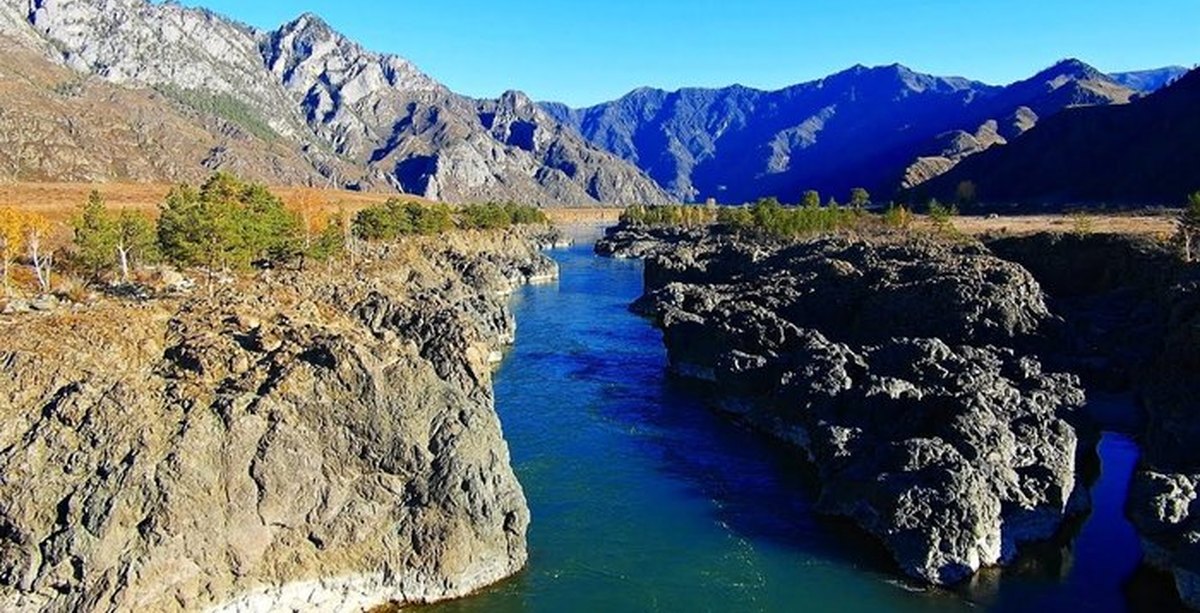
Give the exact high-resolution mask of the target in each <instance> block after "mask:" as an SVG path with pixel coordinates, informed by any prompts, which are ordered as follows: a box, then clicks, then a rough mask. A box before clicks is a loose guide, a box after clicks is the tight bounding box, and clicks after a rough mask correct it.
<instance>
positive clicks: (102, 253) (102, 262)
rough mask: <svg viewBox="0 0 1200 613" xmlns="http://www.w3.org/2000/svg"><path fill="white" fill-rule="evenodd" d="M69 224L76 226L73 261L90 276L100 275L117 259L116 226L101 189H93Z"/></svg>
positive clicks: (96, 276) (97, 276)
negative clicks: (99, 190)
mask: <svg viewBox="0 0 1200 613" xmlns="http://www.w3.org/2000/svg"><path fill="white" fill-rule="evenodd" d="M72 226H74V229H75V260H76V262H78V263H79V265H80V266H82V267H83V268H85V269H86V270H87V271H88V272H89V273H91V275H92V277H93V278H99V276H100V275H101V273H102V272H103V271H104V270H105V269H107V268H111V267H112V266H113V265H114V264H115V263H116V260H117V225H116V224H115V223H114V221H113V218H112V215H111V214H110V213H109V211H108V207H107V206H106V205H105V202H104V197H103V196H101V195H100V192H98V191H95V190H92V193H91V194H89V195H88V199H87V202H86V203H84V204H83V205H82V206H81V207H80V211H79V215H77V216H76V217H75V219H74V220H73V221H72Z"/></svg>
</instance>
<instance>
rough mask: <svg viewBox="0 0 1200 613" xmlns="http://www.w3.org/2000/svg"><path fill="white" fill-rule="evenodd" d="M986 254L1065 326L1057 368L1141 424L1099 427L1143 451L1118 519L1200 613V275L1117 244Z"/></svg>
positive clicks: (1144, 247)
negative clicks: (1005, 264)
mask: <svg viewBox="0 0 1200 613" xmlns="http://www.w3.org/2000/svg"><path fill="white" fill-rule="evenodd" d="M989 248H990V249H991V250H992V251H994V252H995V253H997V254H998V255H1000V256H1001V257H1004V258H1006V259H1009V260H1011V261H1015V262H1019V263H1021V264H1022V265H1023V266H1025V267H1026V268H1027V269H1028V270H1029V271H1031V273H1032V274H1033V275H1034V276H1035V277H1037V278H1038V280H1039V281H1040V282H1041V284H1042V286H1043V287H1044V288H1045V289H1046V291H1047V293H1048V294H1049V295H1050V297H1051V299H1052V300H1053V301H1054V303H1055V311H1056V312H1058V313H1061V314H1062V316H1063V317H1064V318H1065V328H1064V329H1063V331H1062V334H1061V338H1059V339H1057V341H1056V343H1055V344H1056V345H1057V354H1058V355H1057V356H1055V358H1054V359H1055V361H1056V362H1057V363H1058V364H1057V365H1061V366H1063V367H1066V368H1070V369H1071V370H1072V371H1074V372H1079V373H1080V374H1082V375H1084V376H1085V377H1086V378H1087V379H1088V380H1089V383H1090V384H1091V385H1094V386H1097V387H1101V386H1103V387H1105V388H1107V389H1109V390H1111V391H1120V392H1132V393H1134V394H1135V396H1136V397H1137V399H1138V401H1139V404H1140V406H1141V409H1142V411H1141V414H1140V415H1132V416H1117V417H1119V418H1120V419H1118V420H1116V421H1115V422H1110V423H1106V424H1104V426H1105V427H1106V428H1110V429H1124V430H1127V431H1131V432H1134V433H1137V434H1138V435H1139V437H1140V438H1141V440H1142V443H1143V451H1142V459H1141V463H1140V465H1139V466H1138V470H1137V472H1136V473H1135V474H1134V479H1133V484H1132V486H1131V488H1130V492H1129V499H1128V502H1127V504H1126V513H1127V514H1128V516H1129V517H1130V519H1131V520H1132V521H1133V523H1134V525H1135V526H1136V527H1137V529H1138V532H1139V533H1140V535H1141V537H1142V545H1143V550H1144V552H1145V560H1146V562H1147V563H1148V564H1150V565H1152V566H1154V567H1157V568H1160V569H1163V570H1165V571H1168V572H1170V573H1172V575H1173V576H1174V579H1175V584H1176V587H1177V589H1178V591H1179V594H1180V596H1181V597H1182V598H1183V600H1184V602H1185V603H1186V604H1188V605H1189V606H1191V607H1192V608H1200V557H1197V553H1200V549H1198V546H1197V543H1200V506H1198V503H1197V502H1196V500H1197V487H1198V486H1200V447H1198V446H1197V444H1196V442H1197V441H1200V411H1198V410H1197V409H1198V408H1200V404H1198V402H1197V399H1198V398H1200V350H1198V349H1200V338H1198V337H1197V330H1200V268H1197V266H1196V265H1195V264H1187V263H1184V262H1182V261H1180V259H1179V258H1178V256H1177V255H1176V254H1175V253H1173V252H1171V251H1169V250H1168V249H1166V248H1165V247H1164V246H1163V245H1162V244H1161V243H1157V242H1155V241H1150V240H1146V239H1138V238H1132V237H1123V236H1106V235H1093V236H1055V235H1038V236H1033V237H1024V238H1019V237H1018V238H1000V239H996V240H992V241H989ZM1051 355H1053V354H1051ZM1099 419H1101V420H1103V419H1105V416H1101V417H1099Z"/></svg>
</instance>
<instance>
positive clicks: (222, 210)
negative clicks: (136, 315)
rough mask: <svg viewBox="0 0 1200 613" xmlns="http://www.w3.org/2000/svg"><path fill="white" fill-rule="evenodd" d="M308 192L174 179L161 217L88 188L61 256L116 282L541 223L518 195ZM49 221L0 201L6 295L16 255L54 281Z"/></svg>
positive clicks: (220, 178)
mask: <svg viewBox="0 0 1200 613" xmlns="http://www.w3.org/2000/svg"><path fill="white" fill-rule="evenodd" d="M329 209H330V207H329V206H328V205H327V204H326V203H323V202H321V201H320V200H319V199H318V198H317V197H316V196H315V195H314V193H313V192H311V191H304V192H301V194H300V196H299V198H297V199H295V200H294V201H293V202H292V203H291V204H290V205H289V204H285V203H284V201H283V200H282V199H281V198H280V197H279V196H277V195H276V194H274V193H272V192H271V191H270V190H269V189H268V188H267V187H266V186H264V185H261V184H257V183H251V182H245V181H242V180H241V179H239V178H237V177H235V176H234V175H231V174H228V173H221V172H219V173H216V174H214V175H213V176H212V177H210V178H209V179H208V180H207V181H205V182H204V183H203V184H201V185H200V186H199V187H192V186H189V185H186V184H184V185H178V186H175V187H173V188H172V189H171V190H170V191H169V192H168V193H167V195H166V197H165V198H164V199H163V202H162V203H161V204H160V205H159V207H158V215H157V217H153V216H151V215H149V214H147V213H143V212H140V211H135V210H131V209H120V210H114V209H112V208H110V207H109V206H108V204H107V202H106V201H105V199H104V197H103V196H102V195H101V194H100V193H99V192H97V191H93V192H92V193H91V194H90V195H89V196H88V199H87V201H86V202H85V203H83V204H82V205H81V206H80V207H79V210H78V212H77V213H76V215H75V216H74V217H73V218H72V220H71V222H70V225H71V230H72V235H71V248H70V249H69V251H68V252H67V256H68V257H67V258H66V263H67V265H68V266H69V267H71V268H72V269H73V271H74V272H76V273H79V274H82V275H84V276H86V277H87V279H88V280H90V281H91V282H93V283H95V282H99V281H101V280H103V279H105V277H107V276H111V277H115V278H116V279H119V280H120V282H122V283H128V282H130V281H131V280H132V279H133V276H134V271H135V270H136V269H137V268H138V267H141V266H144V265H148V264H154V263H158V262H167V263H170V264H173V265H175V266H179V267H196V268H202V269H204V270H205V271H206V272H207V274H208V276H209V279H210V281H211V279H212V276H213V275H214V274H215V273H216V272H218V271H237V270H245V269H248V268H250V267H252V266H259V267H272V266H280V265H289V264H294V265H298V266H299V267H301V268H303V267H304V265H305V263H306V262H309V261H317V262H324V261H328V260H330V259H331V258H334V257H336V256H338V255H339V254H341V253H343V252H345V251H347V250H353V249H356V248H357V247H356V246H357V245H358V244H360V243H361V242H362V241H386V240H395V239H398V238H400V237H404V236H409V235H436V234H440V233H443V232H446V231H449V230H452V229H456V228H464V229H482V230H488V229H498V228H506V227H509V226H513V225H521V224H542V223H547V220H546V217H545V215H544V214H543V213H542V211H541V210H539V209H538V208H537V207H532V206H524V205H518V204H515V203H484V204H471V205H467V206H464V207H461V208H454V207H451V206H449V205H446V204H440V203H420V202H412V201H404V200H401V199H399V198H393V199H389V200H388V201H386V202H384V203H381V204H376V205H372V206H369V207H366V208H364V209H362V210H360V211H358V212H357V213H356V214H354V215H353V216H351V215H350V214H349V213H348V212H347V211H346V210H345V209H343V208H340V207H339V208H338V209H337V210H336V211H332V212H331V211H330V210H329ZM50 231H51V223H50V222H49V220H48V219H47V218H46V217H44V216H42V215H37V214H34V213H29V212H24V211H21V210H18V209H16V208H12V207H0V261H2V262H0V263H2V264H3V271H2V274H3V281H4V288H5V295H9V296H11V295H12V285H11V279H12V278H13V273H12V271H13V268H14V265H15V264H17V263H19V262H20V261H21V260H22V258H23V259H24V261H25V262H27V263H28V264H29V267H30V269H31V270H33V271H34V277H36V279H37V282H38V288H39V290H40V291H41V292H42V293H48V292H50V290H51V279H50V274H51V271H52V270H53V268H54V265H55V262H54V251H53V250H52V249H50V248H48V247H47V241H48V240H49V238H50V237H49V234H50Z"/></svg>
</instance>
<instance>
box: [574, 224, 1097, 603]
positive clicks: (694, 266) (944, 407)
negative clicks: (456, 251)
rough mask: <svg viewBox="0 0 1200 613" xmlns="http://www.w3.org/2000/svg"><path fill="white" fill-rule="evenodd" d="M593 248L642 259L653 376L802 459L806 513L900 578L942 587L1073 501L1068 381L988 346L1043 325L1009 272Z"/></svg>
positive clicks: (1053, 524) (703, 239)
mask: <svg viewBox="0 0 1200 613" xmlns="http://www.w3.org/2000/svg"><path fill="white" fill-rule="evenodd" d="M597 250H598V251H600V252H611V253H616V254H623V255H633V256H644V257H647V260H646V269H645V276H646V286H647V290H648V294H647V295H646V296H644V297H643V298H642V299H640V300H639V301H638V303H637V304H636V305H635V309H636V310H638V311H639V312H642V313H646V314H648V315H651V316H653V317H655V318H656V321H657V322H658V323H659V325H660V326H661V327H662V329H663V337H664V342H665V344H666V346H667V350H668V355H669V357H670V364H671V368H672V369H673V370H674V371H675V372H676V373H677V374H680V375H682V376H684V377H689V378H693V379H701V380H704V381H706V382H709V383H711V384H713V385H714V386H715V391H716V392H717V397H718V398H719V400H718V404H719V408H721V409H723V410H726V411H728V412H730V413H731V414H733V415H734V416H735V417H736V418H737V419H739V420H741V421H744V422H746V423H748V424H750V425H752V426H754V427H756V428H759V429H761V430H763V431H765V432H767V433H770V434H772V435H774V436H776V437H778V438H780V439H782V440H784V441H787V442H789V443H791V444H793V445H795V446H796V447H797V448H798V449H799V450H800V451H802V452H803V453H804V454H805V455H806V456H807V457H808V458H809V459H810V460H811V461H812V462H813V463H814V464H815V466H816V468H817V471H818V475H819V477H820V480H821V483H822V490H821V496H820V499H819V503H818V506H819V509H820V510H822V511H823V512H826V513H830V514H834V515H842V516H846V517H849V518H851V519H853V520H854V521H855V522H856V523H857V524H858V525H860V526H861V527H863V528H864V529H865V530H867V531H868V532H870V533H871V534H874V535H875V536H876V537H878V538H879V539H880V540H881V541H882V542H883V544H884V545H885V546H886V547H887V548H888V550H889V551H890V552H891V553H892V555H893V557H894V558H895V560H896V562H897V564H898V565H899V566H900V568H901V569H902V570H903V571H904V572H905V573H906V574H908V575H909V576H912V577H915V578H918V579H921V580H923V581H927V582H930V583H934V584H950V583H955V582H958V581H961V580H963V579H965V578H967V577H969V576H970V575H971V574H973V573H974V572H975V571H977V570H978V569H980V568H981V567H984V566H990V565H996V564H1003V563H1005V562H1008V561H1010V560H1011V559H1012V558H1013V557H1014V555H1015V554H1016V552H1017V548H1018V546H1019V545H1021V544H1022V543H1026V542H1030V541H1036V540H1044V539H1048V538H1050V537H1051V536H1052V535H1053V534H1054V533H1055V532H1056V531H1057V530H1058V528H1059V527H1060V526H1061V525H1062V522H1063V520H1064V519H1065V518H1066V517H1067V516H1068V515H1070V514H1072V513H1075V512H1078V511H1079V510H1081V509H1084V508H1086V507H1087V492H1086V489H1085V488H1083V487H1081V486H1080V484H1079V476H1078V474H1077V470H1076V463H1075V461H1076V453H1077V452H1078V450H1079V447H1080V443H1079V440H1078V437H1077V435H1076V433H1075V430H1074V429H1073V428H1072V427H1071V425H1069V423H1068V421H1067V418H1069V417H1071V416H1072V415H1073V412H1074V410H1075V409H1077V408H1078V407H1080V406H1082V404H1083V402H1084V396H1083V391H1082V389H1081V388H1080V385H1079V381H1078V380H1077V379H1076V378H1075V377H1073V376H1070V375H1061V374H1045V373H1043V372H1042V369H1041V366H1040V364H1039V363H1038V361H1037V360H1036V359H1034V358H1032V357H1030V356H1027V355H1023V354H1022V353H1019V352H1018V351H1016V350H1014V349H1012V348H1008V347H1004V346H998V345H1009V346H1020V345H1021V344H1022V343H1023V342H1024V341H1025V340H1027V339H1028V338H1030V337H1033V336H1034V335H1036V333H1037V332H1038V330H1039V328H1040V327H1041V326H1042V325H1043V324H1045V323H1047V322H1050V321H1053V318H1052V316H1051V315H1050V313H1049V311H1048V310H1047V308H1046V305H1045V302H1044V297H1043V295H1042V292H1041V290H1040V288H1039V286H1038V284H1037V283H1036V282H1035V281H1034V280H1033V278H1032V277H1031V276H1030V275H1029V273H1028V272H1026V271H1025V270H1024V269H1022V268H1021V267H1019V266H1016V265H1014V264H1011V263H1009V262H1005V261H1003V260H1000V259H998V258H995V257H994V256H991V255H990V254H988V253H987V252H986V251H984V250H982V249H980V248H978V247H949V246H945V245H938V244H932V243H930V244H921V243H907V242H906V243H876V242H870V241H847V240H840V239H826V240H813V241H807V242H800V243H797V244H793V245H784V244H780V243H774V242H770V241H750V240H746V239H742V238H739V237H736V236H726V235H711V234H706V233H704V232H697V231H692V232H688V231H678V230H661V231H659V230H645V229H642V230H638V229H636V228H623V229H620V230H617V231H613V232H610V233H609V235H608V237H607V239H606V240H605V241H603V244H601V245H598V247H597Z"/></svg>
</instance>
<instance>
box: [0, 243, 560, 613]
mask: <svg viewBox="0 0 1200 613" xmlns="http://www.w3.org/2000/svg"><path fill="white" fill-rule="evenodd" d="M356 273H357V274H355V275H353V276H349V277H348V276H346V275H345V274H344V271H343V273H342V274H335V273H325V272H320V271H310V272H305V273H294V272H287V271H274V272H272V273H271V274H269V275H267V274H264V275H263V276H262V277H261V278H259V279H256V280H255V281H254V282H253V283H247V284H245V286H238V287H229V288H223V289H220V290H219V291H218V293H217V295H216V296H215V297H213V298H208V297H196V298H187V299H182V300H178V301H176V300H159V301H152V302H150V303H146V304H128V305H112V306H110V307H105V308H104V309H102V310H101V311H100V312H84V313H81V314H66V313H64V314H61V315H55V316H48V317H44V318H43V317H39V316H22V317H21V318H19V319H16V320H11V321H3V322H2V323H0V325H2V326H3V327H4V328H5V329H6V331H5V338H6V342H5V346H4V349H3V350H2V351H0V363H3V364H4V368H3V370H2V372H0V415H2V417H3V419H2V422H3V427H2V428H0V471H2V472H3V475H4V478H3V480H0V500H2V501H3V504H0V608H3V609H4V610H6V611H63V610H81V611H82V610H86V611H118V610H119V611H128V610H155V611H172V610H181V611H182V610H204V609H208V608H214V609H216V610H362V609H366V608H369V607H373V606H375V605H380V604H385V603H388V602H389V601H390V602H395V603H414V602H426V601H434V600H440V599H444V598H451V597H456V596H461V595H464V594H466V593H468V592H471V591H473V590H476V589H478V588H480V587H482V586H484V585H487V584H489V583H492V582H495V581H497V580H499V579H501V578H503V577H506V576H508V575H511V574H513V573H515V572H516V571H518V570H519V569H520V568H521V567H522V566H523V564H524V562H525V558H526V553H525V530H526V525H527V524H528V521H529V515H528V510H527V508H526V505H525V499H524V496H523V494H522V491H521V487H520V485H519V484H518V483H517V481H516V479H515V477H514V475H513V473H512V469H511V468H510V466H509V459H508V450H507V447H506V445H505V443H504V440H503V438H502V436H501V431H500V425H499V422H498V419H497V417H496V414H495V412H494V410H493V406H492V403H493V395H492V391H491V385H490V382H491V377H490V367H491V364H492V363H493V362H494V361H495V360H497V359H499V351H500V348H501V347H502V346H503V345H504V344H506V343H508V342H511V340H512V337H513V333H514V323H513V319H512V315H511V314H510V312H509V311H508V309H507V307H506V306H505V305H504V303H503V302H502V301H501V300H500V296H502V295H503V294H505V293H506V292H508V291H511V290H512V288H513V286H514V285H515V284H517V283H524V282H528V281H531V280H539V279H546V278H551V277H553V276H554V274H555V267H554V265H553V263H552V262H551V261H549V260H548V259H546V258H544V256H542V255H540V254H539V253H538V252H536V251H535V250H534V248H533V247H532V246H531V244H530V243H529V241H527V240H526V239H524V238H521V237H518V236H516V235H511V234H510V235H504V236H483V235H476V236H471V237H465V238H464V237H457V238H450V239H438V240H437V241H426V242H423V243H420V244H417V245H412V244H410V245H406V246H399V247H397V248H394V249H388V250H383V251H377V252H376V253H374V254H373V256H372V261H370V262H367V263H365V264H362V265H361V266H360V267H359V268H358V269H357V270H356ZM17 331H19V332H20V333H19V334H17V333H16V332H17Z"/></svg>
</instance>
